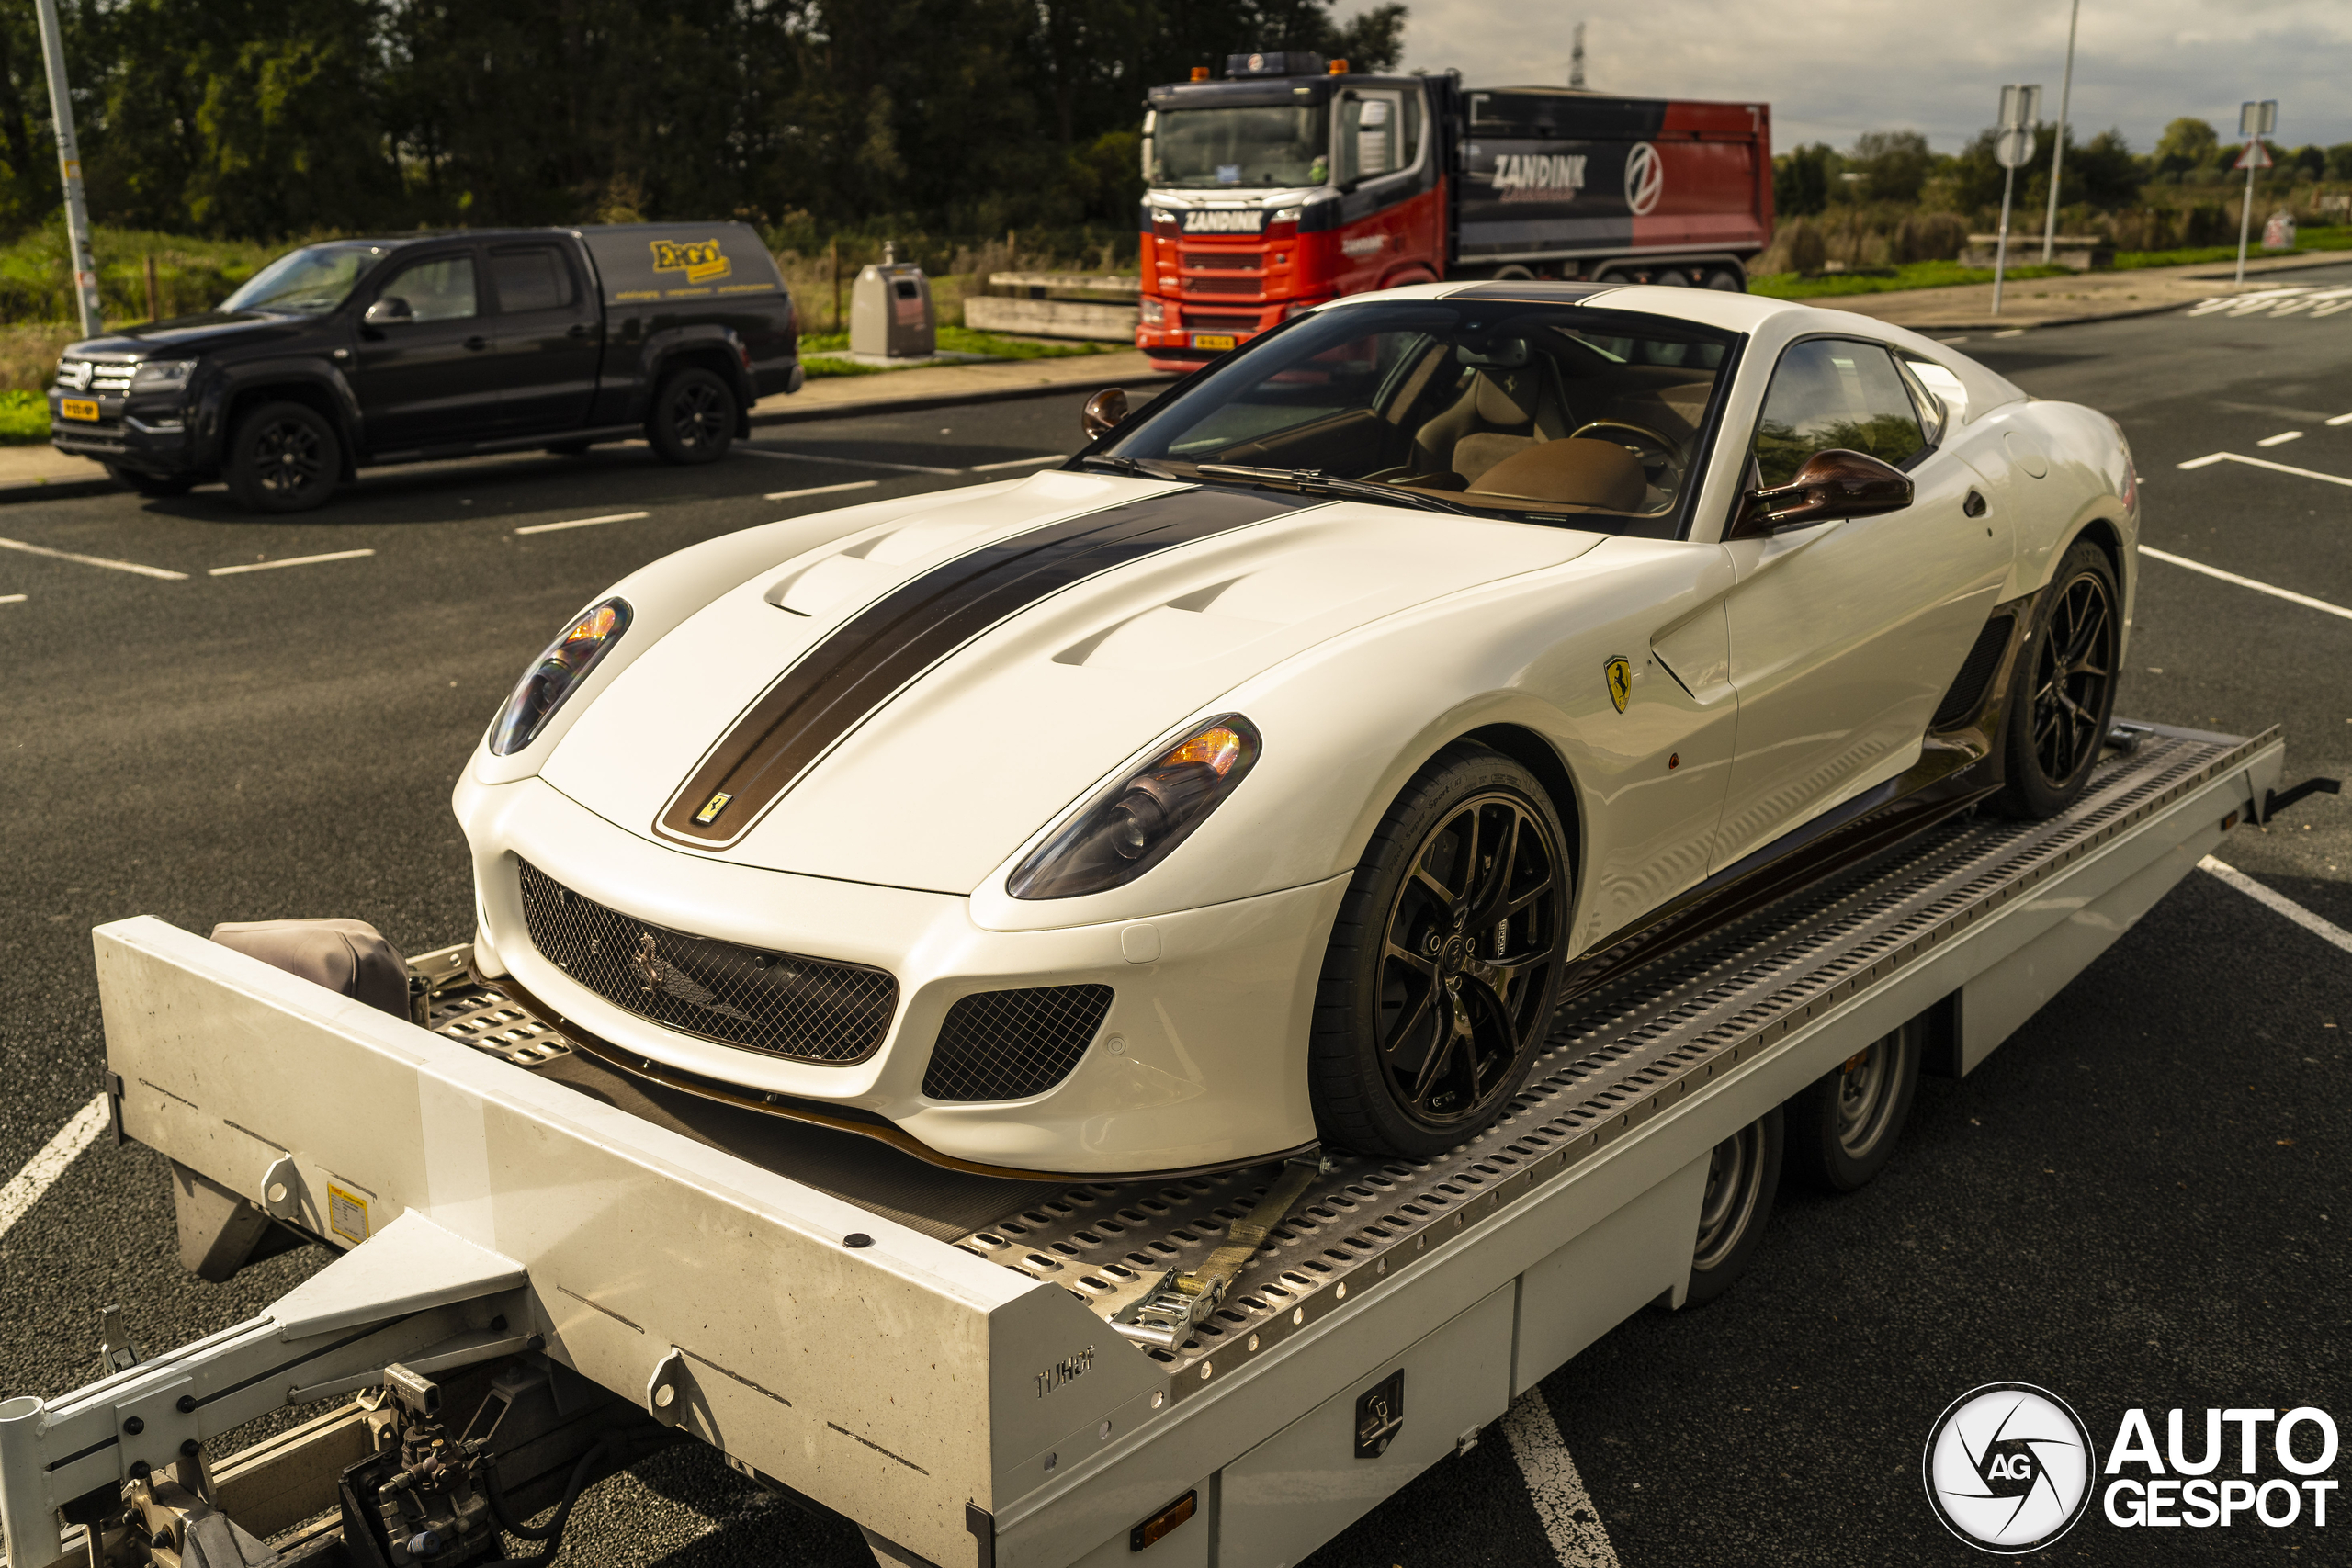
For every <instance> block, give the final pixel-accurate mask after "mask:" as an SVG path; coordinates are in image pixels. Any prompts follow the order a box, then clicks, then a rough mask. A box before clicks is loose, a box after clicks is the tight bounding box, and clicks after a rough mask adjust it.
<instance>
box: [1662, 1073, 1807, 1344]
mask: <svg viewBox="0 0 2352 1568" xmlns="http://www.w3.org/2000/svg"><path fill="white" fill-rule="evenodd" d="M1782 1134H1783V1129H1782V1125H1781V1108H1780V1107H1779V1106H1777V1105H1776V1106H1774V1107H1773V1108H1772V1109H1771V1110H1770V1111H1766V1112H1765V1113H1764V1114H1763V1115H1761V1116H1759V1117H1758V1118H1757V1119H1756V1120H1755V1121H1753V1122H1749V1123H1748V1124H1747V1126H1745V1127H1742V1128H1741V1129H1740V1130H1739V1131H1738V1132H1736V1133H1734V1134H1732V1135H1731V1136H1730V1137H1728V1138H1725V1139H1724V1141H1723V1142H1722V1143H1720V1144H1717V1145H1715V1147H1714V1152H1713V1154H1712V1155H1710V1156H1708V1159H1707V1185H1706V1190H1705V1194H1704V1196H1703V1197H1702V1198H1701V1200H1700V1202H1699V1237H1698V1241H1697V1243H1696V1244H1695V1245H1694V1246H1693V1247H1692V1248H1691V1290H1690V1293H1689V1294H1688V1295H1686V1296H1685V1297H1684V1298H1683V1301H1682V1304H1683V1305H1684V1306H1685V1307H1686V1308H1687V1307H1696V1306H1705V1305H1706V1304H1707V1303H1709V1302H1712V1301H1714V1300H1716V1299H1717V1298H1718V1297H1720V1296H1722V1295H1723V1293H1724V1292H1726V1291H1728V1290H1730V1289H1731V1288H1732V1286H1733V1285H1735V1284H1736V1283H1737V1282H1738V1280H1739V1277H1740V1276H1741V1275H1742V1274H1745V1273H1747V1269H1748V1266H1749V1265H1750V1264H1752V1263H1754V1262H1755V1261H1756V1249H1757V1247H1759V1246H1761V1245H1762V1244H1763V1241H1764V1223H1765V1222H1766V1221H1767V1220H1769V1219H1770V1218H1771V1217H1772V1193H1773V1191H1774V1190H1775V1189H1776V1188H1778V1187H1779V1186H1780V1184H1781V1151H1782V1148H1783V1146H1784V1144H1783V1135H1782Z"/></svg>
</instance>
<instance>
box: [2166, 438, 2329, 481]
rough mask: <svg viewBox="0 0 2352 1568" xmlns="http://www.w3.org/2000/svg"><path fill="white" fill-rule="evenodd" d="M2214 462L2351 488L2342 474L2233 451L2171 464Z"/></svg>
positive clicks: (2197, 465) (2208, 465)
mask: <svg viewBox="0 0 2352 1568" xmlns="http://www.w3.org/2000/svg"><path fill="white" fill-rule="evenodd" d="M2262 445H2264V446H2269V445H2270V443H2269V442H2267V441H2266V442H2264V443H2263V444H2262ZM2215 463H2244V464H2245V465H2246V467H2248V468H2268V469H2270V470H2271V471H2272V472H2274V473H2281V474H2292V475H2294V476H2295V477H2296V478H2297V479H2319V480H2321V481H2323V482H2324V483H2327V484H2332V485H2344V486H2346V487H2347V488H2352V479H2346V478H2345V477H2344V476H2343V475H2342V474H2323V473H2321V472H2320V471H2319V470H2318V469H2316V468H2290V467H2289V466H2288V465H2287V464H2285V463H2274V462H2272V461H2271V460H2270V459H2269V458H2267V457H2240V456H2239V455H2238V454H2237V453H2235V452H2208V453H2207V454H2206V455H2205V456H2203V457H2191V458H2190V459H2188V461H2187V462H2186V463H2176V464H2174V465H2173V466H2174V467H2175V468H2211V466H2212V465H2213V464H2215Z"/></svg>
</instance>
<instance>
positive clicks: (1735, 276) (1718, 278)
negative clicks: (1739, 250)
mask: <svg viewBox="0 0 2352 1568" xmlns="http://www.w3.org/2000/svg"><path fill="white" fill-rule="evenodd" d="M1707 287H1708V288H1720V289H1722V290H1723V291H1724V292H1725V293H1726V294H1745V293H1747V274H1746V273H1744V272H1742V271H1740V270H1739V269H1738V268H1737V267H1733V266H1719V267H1714V268H1712V269H1710V270H1709V271H1708V273H1707Z"/></svg>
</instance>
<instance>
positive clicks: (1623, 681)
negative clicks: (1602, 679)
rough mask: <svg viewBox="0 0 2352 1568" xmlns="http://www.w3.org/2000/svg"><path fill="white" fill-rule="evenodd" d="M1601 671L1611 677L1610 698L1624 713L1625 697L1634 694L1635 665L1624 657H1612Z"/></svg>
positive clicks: (1620, 711) (1618, 709) (1619, 710)
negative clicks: (1627, 661)
mask: <svg viewBox="0 0 2352 1568" xmlns="http://www.w3.org/2000/svg"><path fill="white" fill-rule="evenodd" d="M1601 672H1602V673H1603V674H1605V675H1607V676H1608V677H1609V700H1610V701H1611V702H1612V703H1615V704H1616V705H1617V711H1618V712H1619V713H1623V712H1624V711H1625V699H1626V698H1627V697H1630V696H1632V695H1633V694H1634V667H1633V666H1632V665H1630V664H1628V663H1626V662H1625V660H1623V659H1612V660H1610V661H1609V662H1608V663H1606V664H1604V665H1602V666H1601Z"/></svg>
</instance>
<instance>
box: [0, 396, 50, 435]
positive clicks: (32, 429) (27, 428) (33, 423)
mask: <svg viewBox="0 0 2352 1568" xmlns="http://www.w3.org/2000/svg"><path fill="white" fill-rule="evenodd" d="M48 440H49V399H48V397H47V396H46V395H44V394H42V393H40V392H0V446H38V445H46V444H47V442H48Z"/></svg>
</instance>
